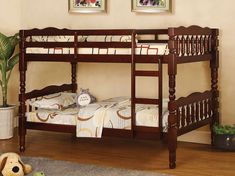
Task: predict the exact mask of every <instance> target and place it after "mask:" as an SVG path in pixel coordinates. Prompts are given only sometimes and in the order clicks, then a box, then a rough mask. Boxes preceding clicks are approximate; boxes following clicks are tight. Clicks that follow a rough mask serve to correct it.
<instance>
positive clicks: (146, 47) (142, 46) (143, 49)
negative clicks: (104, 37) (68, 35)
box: [26, 43, 168, 55]
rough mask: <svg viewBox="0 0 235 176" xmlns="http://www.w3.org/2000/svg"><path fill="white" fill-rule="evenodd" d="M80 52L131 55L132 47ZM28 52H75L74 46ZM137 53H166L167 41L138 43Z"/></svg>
mask: <svg viewBox="0 0 235 176" xmlns="http://www.w3.org/2000/svg"><path fill="white" fill-rule="evenodd" d="M77 53H78V54H101V55H102V54H103V55H104V54H106V55H107V54H110V55H131V48H77ZM26 54H74V48H35V47H28V48H26ZM135 54H136V55H166V54H168V45H167V44H166V43H138V44H137V46H136V48H135Z"/></svg>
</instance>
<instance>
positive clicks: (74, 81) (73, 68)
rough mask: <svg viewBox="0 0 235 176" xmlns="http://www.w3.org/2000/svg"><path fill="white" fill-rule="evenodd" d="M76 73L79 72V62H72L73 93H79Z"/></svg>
mask: <svg viewBox="0 0 235 176" xmlns="http://www.w3.org/2000/svg"><path fill="white" fill-rule="evenodd" d="M76 72H77V62H71V82H72V92H73V93H76V92H77V79H76Z"/></svg>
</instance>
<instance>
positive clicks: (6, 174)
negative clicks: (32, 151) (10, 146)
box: [0, 153, 32, 176]
mask: <svg viewBox="0 0 235 176" xmlns="http://www.w3.org/2000/svg"><path fill="white" fill-rule="evenodd" d="M31 171H32V167H31V166H30V165H28V164H24V163H23V162H22V161H21V159H20V156H19V155H18V154H16V153H4V154H2V155H1V156H0V176H24V175H27V174H28V173H30V172H31Z"/></svg>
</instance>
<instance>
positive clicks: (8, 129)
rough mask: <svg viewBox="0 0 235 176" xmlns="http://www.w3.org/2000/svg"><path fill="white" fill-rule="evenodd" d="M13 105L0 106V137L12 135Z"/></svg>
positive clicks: (4, 137)
mask: <svg viewBox="0 0 235 176" xmlns="http://www.w3.org/2000/svg"><path fill="white" fill-rule="evenodd" d="M15 107H16V106H9V107H0V139H10V138H12V137H13V132H14V121H13V120H14V112H15Z"/></svg>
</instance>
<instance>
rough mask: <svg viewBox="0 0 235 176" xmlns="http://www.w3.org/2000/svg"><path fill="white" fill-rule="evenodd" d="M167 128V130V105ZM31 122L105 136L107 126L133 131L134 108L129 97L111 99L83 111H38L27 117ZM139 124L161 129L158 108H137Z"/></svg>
mask: <svg viewBox="0 0 235 176" xmlns="http://www.w3.org/2000/svg"><path fill="white" fill-rule="evenodd" d="M163 104H164V105H165V106H163V122H162V123H163V127H164V131H166V128H167V119H168V113H167V106H166V104H167V103H163ZM26 116H27V121H30V122H41V123H51V124H63V125H76V126H77V136H78V137H101V135H102V130H103V127H105V128H114V129H126V130H130V129H131V106H130V101H129V98H128V99H127V98H119V99H109V100H106V101H102V102H98V103H94V104H90V105H88V106H86V107H83V108H81V109H79V108H77V107H75V108H68V109H65V110H63V111H60V110H45V109H38V110H36V111H34V112H28V113H27V114H26ZM136 125H137V126H148V127H158V126H159V124H158V107H157V106H156V105H140V104H138V105H136Z"/></svg>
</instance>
